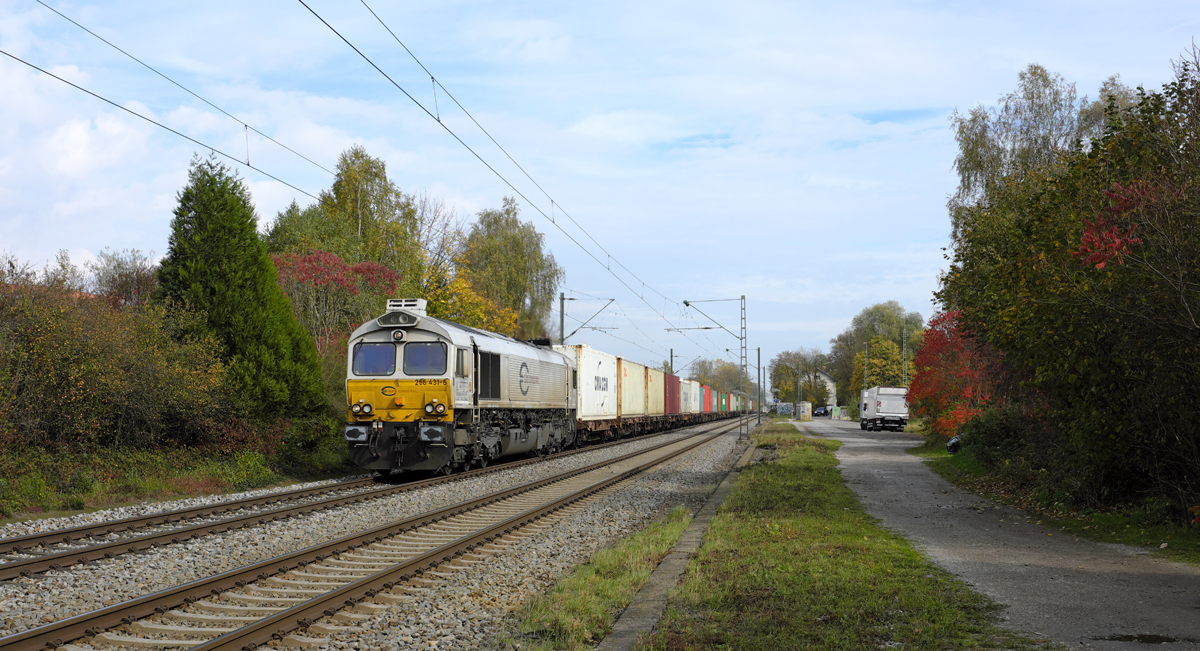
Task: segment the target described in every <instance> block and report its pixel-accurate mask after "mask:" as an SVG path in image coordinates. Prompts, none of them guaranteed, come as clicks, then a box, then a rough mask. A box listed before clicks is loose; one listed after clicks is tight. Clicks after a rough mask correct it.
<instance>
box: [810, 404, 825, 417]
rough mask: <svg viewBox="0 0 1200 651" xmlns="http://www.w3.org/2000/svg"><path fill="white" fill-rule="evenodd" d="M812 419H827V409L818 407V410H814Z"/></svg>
mask: <svg viewBox="0 0 1200 651" xmlns="http://www.w3.org/2000/svg"><path fill="white" fill-rule="evenodd" d="M812 417H813V418H818V417H820V418H824V417H825V408H824V407H817V408H816V409H814V410H813V415H812Z"/></svg>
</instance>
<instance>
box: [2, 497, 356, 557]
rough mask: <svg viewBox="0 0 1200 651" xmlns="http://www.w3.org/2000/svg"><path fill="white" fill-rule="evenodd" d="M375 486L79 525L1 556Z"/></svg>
mask: <svg viewBox="0 0 1200 651" xmlns="http://www.w3.org/2000/svg"><path fill="white" fill-rule="evenodd" d="M372 483H374V481H373V480H371V479H358V480H352V481H347V482H342V483H338V484H328V485H326V486H315V487H313V488H304V489H299V490H294V491H286V492H282V493H274V494H272V495H262V496H259V497H247V498H244V499H240V500H232V501H229V502H220V503H218V504H205V505H203V506H196V507H192V508H189V509H176V510H174V511H163V512H162V513H155V514H153V515H142V516H134V517H130V518H122V519H120V520H108V521H106V522H100V523H97V524H85V525H80V526H78V527H66V528H63V529H55V530H53V531H43V532H41V533H32V534H29V535H26V536H16V537H13V538H0V553H28V550H29V549H32V548H34V547H40V546H42V545H54V544H58V543H71V542H74V541H76V540H82V539H84V538H92V537H95V536H97V535H100V536H106V535H108V534H111V533H118V532H121V531H129V530H130V529H138V528H141V527H153V526H155V525H162V524H171V523H172V522H179V521H180V520H190V519H192V518H202V517H204V516H206V515H215V514H218V513H228V512H229V511H237V510H239V509H244V508H247V507H253V506H263V505H266V504H274V503H276V502H284V501H288V500H295V499H304V498H306V497H312V496H313V495H321V494H324V493H332V492H335V491H339V490H353V489H356V488H361V487H363V486H368V485H371V484H372Z"/></svg>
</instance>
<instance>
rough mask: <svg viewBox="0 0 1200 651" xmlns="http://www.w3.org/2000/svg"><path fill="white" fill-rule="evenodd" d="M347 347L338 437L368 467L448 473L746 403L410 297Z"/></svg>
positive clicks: (734, 410) (657, 427)
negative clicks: (452, 316) (484, 324)
mask: <svg viewBox="0 0 1200 651" xmlns="http://www.w3.org/2000/svg"><path fill="white" fill-rule="evenodd" d="M349 348H350V350H349V359H348V360H347V364H346V399H347V402H348V407H349V409H348V412H347V416H348V421H349V422H348V424H347V425H346V427H345V438H346V442H347V443H348V444H349V446H350V456H351V458H352V459H353V460H354V463H356V464H357V465H358V466H359V467H361V468H365V469H369V470H374V471H376V472H377V473H379V474H390V473H395V472H400V471H409V470H429V471H436V472H440V473H444V474H449V473H452V472H454V471H456V470H465V469H469V468H471V467H483V466H486V465H487V464H488V463H489V462H491V461H492V460H494V459H499V458H501V457H508V456H516V455H528V454H539V455H540V454H547V453H552V452H557V451H559V450H561V449H563V448H567V447H572V446H575V445H578V444H580V443H583V442H585V441H587V440H603V441H607V440H612V439H616V438H620V437H623V436H633V435H637V434H645V433H648V432H657V431H661V430H664V429H670V428H673V427H679V426H683V425H691V424H696V423H703V422H707V421H711V420H717V419H720V418H729V417H732V416H735V415H737V414H738V413H739V412H742V411H748V410H749V409H750V408H752V406H753V405H752V401H746V400H745V399H743V398H742V397H741V396H736V395H732V394H725V393H720V392H716V391H713V390H712V389H710V388H709V387H707V386H704V385H701V384H700V383H698V382H695V381H692V380H684V379H682V378H679V377H677V376H674V375H670V374H666V373H663V372H662V371H660V370H658V369H654V368H650V367H647V366H643V365H641V364H638V363H636V362H631V361H629V360H626V359H624V358H621V357H617V356H614V355H610V354H608V353H605V352H602V351H599V350H596V349H594V348H592V347H591V346H588V345H586V344H584V345H572V346H551V345H550V342H549V341H545V340H534V341H530V342H526V341H518V340H516V339H513V338H511V337H506V336H504V335H498V334H495V333H492V332H485V331H482V330H477V329H475V328H470V327H467V326H464V325H459V324H457V323H453V322H451V321H446V320H443V319H437V318H434V317H431V316H428V315H427V314H426V313H425V301H424V300H421V299H393V300H389V301H388V304H387V311H386V313H385V314H384V315H383V316H380V317H379V318H377V319H374V320H372V321H369V322H367V323H365V324H363V325H362V326H361V327H359V328H358V329H357V330H355V331H354V334H353V335H351V337H350V343H349Z"/></svg>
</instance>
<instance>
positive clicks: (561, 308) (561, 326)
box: [558, 292, 604, 346]
mask: <svg viewBox="0 0 1200 651" xmlns="http://www.w3.org/2000/svg"><path fill="white" fill-rule="evenodd" d="M566 304H567V295H566V294H565V293H563V292H559V293H558V345H560V346H565V345H566V343H567V338H566V336H564V335H565V333H566V331H567V327H566V323H567V311H566V307H565V306H566ZM600 323H604V322H603V321H601V322H600Z"/></svg>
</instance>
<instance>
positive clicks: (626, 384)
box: [617, 357, 646, 418]
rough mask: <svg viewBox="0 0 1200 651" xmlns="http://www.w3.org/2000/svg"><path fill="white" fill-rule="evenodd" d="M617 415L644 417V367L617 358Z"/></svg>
mask: <svg viewBox="0 0 1200 651" xmlns="http://www.w3.org/2000/svg"><path fill="white" fill-rule="evenodd" d="M617 395H618V396H619V397H618V399H617V415H618V416H620V417H621V418H637V417H640V416H645V415H646V367H645V366H642V365H641V364H638V363H637V362H631V361H629V360H627V359H625V358H623V357H618V358H617Z"/></svg>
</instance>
